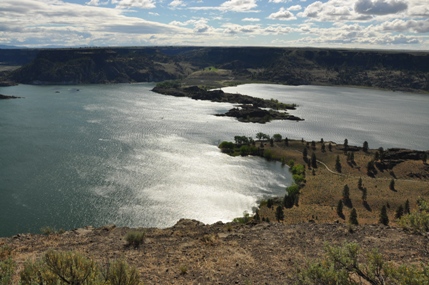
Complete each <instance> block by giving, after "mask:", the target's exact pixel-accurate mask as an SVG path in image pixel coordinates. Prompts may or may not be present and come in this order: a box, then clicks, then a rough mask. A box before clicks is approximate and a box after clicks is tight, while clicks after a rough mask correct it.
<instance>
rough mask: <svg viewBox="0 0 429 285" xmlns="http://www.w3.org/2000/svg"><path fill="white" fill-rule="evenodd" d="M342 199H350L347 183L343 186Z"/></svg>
mask: <svg viewBox="0 0 429 285" xmlns="http://www.w3.org/2000/svg"><path fill="white" fill-rule="evenodd" d="M343 199H344V201H347V200H350V188H349V186H348V185H347V184H346V185H344V188H343Z"/></svg>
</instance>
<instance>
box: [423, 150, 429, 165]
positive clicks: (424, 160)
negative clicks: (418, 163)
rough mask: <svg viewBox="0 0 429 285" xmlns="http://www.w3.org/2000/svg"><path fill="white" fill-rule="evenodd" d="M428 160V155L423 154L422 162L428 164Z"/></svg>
mask: <svg viewBox="0 0 429 285" xmlns="http://www.w3.org/2000/svg"><path fill="white" fill-rule="evenodd" d="M427 159H428V154H427V153H426V152H425V153H423V155H422V161H423V163H424V164H426V162H427Z"/></svg>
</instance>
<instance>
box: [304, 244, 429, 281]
mask: <svg viewBox="0 0 429 285" xmlns="http://www.w3.org/2000/svg"><path fill="white" fill-rule="evenodd" d="M361 255H362V254H361V253H360V247H359V245H358V244H357V243H344V244H343V245H342V246H332V245H329V244H326V245H325V257H324V258H323V259H321V260H315V261H310V262H309V263H308V264H307V266H306V268H304V270H302V271H301V272H299V273H298V282H297V283H296V284H299V285H308V284H317V285H319V284H324V285H325V284H332V285H334V284H335V285H337V284H341V285H352V284H353V285H355V284H374V285H384V284H397V285H399V284H407V285H421V284H429V266H427V265H422V266H414V265H401V266H395V265H393V264H390V263H387V262H385V261H384V259H383V256H382V255H381V254H380V253H379V252H378V250H376V249H374V250H372V251H370V252H368V253H366V254H365V255H366V256H365V258H362V256H361ZM362 260H364V261H365V263H363V262H362ZM363 280H364V282H362V281H363Z"/></svg>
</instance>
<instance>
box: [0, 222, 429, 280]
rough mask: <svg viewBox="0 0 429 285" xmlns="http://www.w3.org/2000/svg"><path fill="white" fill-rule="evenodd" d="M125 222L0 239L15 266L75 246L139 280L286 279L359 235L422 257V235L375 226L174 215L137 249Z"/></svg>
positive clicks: (390, 254) (364, 242)
mask: <svg viewBox="0 0 429 285" xmlns="http://www.w3.org/2000/svg"><path fill="white" fill-rule="evenodd" d="M129 230H130V229H129V228H119V227H115V226H105V227H101V228H92V227H87V228H83V229H77V230H73V231H67V232H64V233H62V234H52V235H49V236H44V235H32V234H24V235H17V236H14V237H12V238H2V239H0V245H1V244H8V245H9V246H10V247H11V248H12V249H13V256H14V260H15V261H16V262H17V263H18V269H19V268H22V264H23V262H24V261H25V260H26V259H28V258H37V257H40V256H41V255H43V253H44V252H46V250H48V249H55V250H75V251H79V252H82V253H84V254H85V255H87V256H90V257H92V258H94V259H96V260H97V261H98V262H105V261H106V260H109V259H119V258H123V259H125V260H126V261H127V262H128V263H130V264H132V265H134V266H136V267H138V270H139V272H140V275H141V279H142V281H143V282H144V284H291V283H293V281H294V280H295V279H296V273H297V270H299V269H302V268H303V266H304V265H305V263H306V261H308V260H311V259H312V258H316V257H319V256H321V254H322V253H323V246H324V244H325V243H326V242H328V243H333V244H341V243H343V242H344V241H347V242H352V241H354V242H358V243H359V244H360V245H361V247H362V248H363V251H367V250H370V249H373V248H378V249H379V250H380V252H381V253H382V254H383V256H384V259H385V260H386V261H389V262H393V263H397V264H404V263H406V264H411V263H420V262H425V263H427V262H428V261H429V257H428V251H427V244H428V239H427V238H426V237H423V236H418V235H411V234H409V233H407V232H404V231H403V230H401V229H399V228H393V227H386V226H380V225H367V226H358V227H356V228H354V229H353V230H350V228H349V227H348V226H347V225H343V224H314V223H302V224H294V225H285V224H281V223H251V224H245V225H243V224H234V223H228V224H224V223H221V222H218V223H215V224H213V225H204V224H202V223H201V222H198V221H195V220H180V221H179V222H178V223H177V224H176V225H174V226H173V227H171V228H167V229H154V228H150V229H141V230H143V231H145V233H146V238H145V244H144V245H143V246H141V247H140V248H139V249H131V248H129V247H126V246H125V244H126V243H125V240H124V237H125V235H126V234H127V232H128V231H129Z"/></svg>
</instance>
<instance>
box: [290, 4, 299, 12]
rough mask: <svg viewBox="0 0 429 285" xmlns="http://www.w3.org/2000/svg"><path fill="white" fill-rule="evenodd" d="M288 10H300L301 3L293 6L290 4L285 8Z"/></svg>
mask: <svg viewBox="0 0 429 285" xmlns="http://www.w3.org/2000/svg"><path fill="white" fill-rule="evenodd" d="M287 10H288V11H299V10H302V7H301V5H294V6H290V7H289V8H287Z"/></svg>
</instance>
